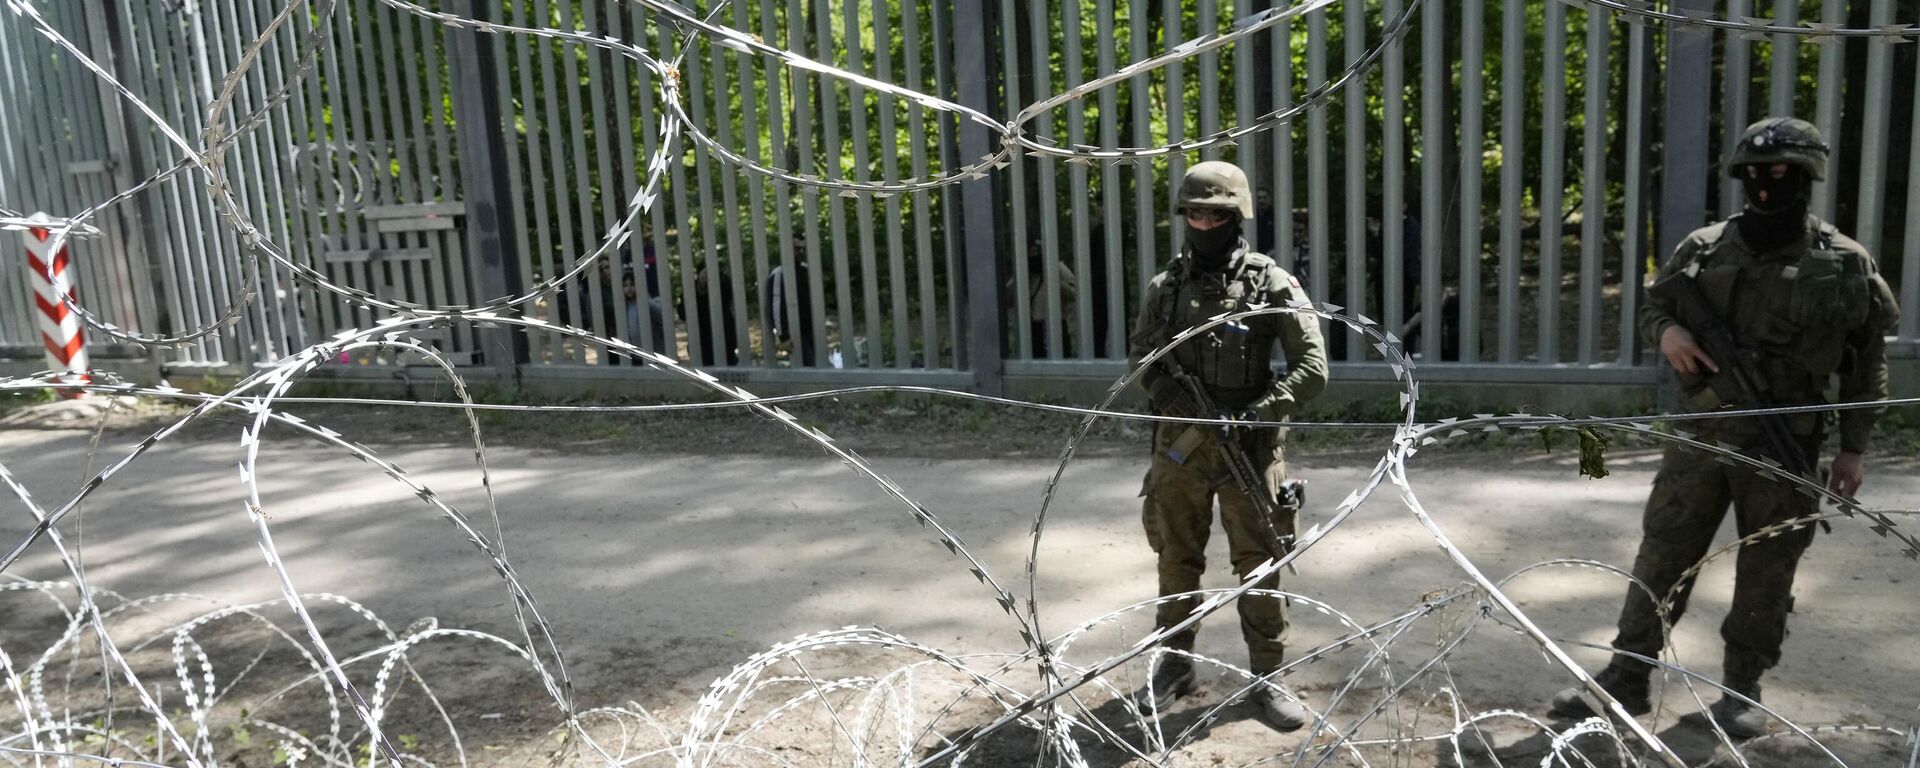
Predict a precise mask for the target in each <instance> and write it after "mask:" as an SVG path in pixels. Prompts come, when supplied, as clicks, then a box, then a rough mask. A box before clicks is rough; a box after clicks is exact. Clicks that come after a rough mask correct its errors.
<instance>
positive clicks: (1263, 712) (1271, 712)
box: [1247, 685, 1312, 733]
mask: <svg viewBox="0 0 1920 768" xmlns="http://www.w3.org/2000/svg"><path fill="white" fill-rule="evenodd" d="M1247 700H1248V701H1250V702H1252V703H1253V706H1254V707H1255V708H1257V709H1258V710H1259V711H1260V719H1261V720H1264V721H1266V723H1267V726H1268V727H1270V728H1272V729H1274V730H1276V731H1279V732H1281V733H1290V732H1292V731H1297V730H1300V729H1301V728H1302V727H1305V726H1306V724H1307V720H1308V718H1310V717H1312V715H1310V714H1308V713H1307V708H1306V707H1304V706H1301V705H1300V702H1297V701H1294V700H1293V699H1290V698H1288V697H1287V696H1286V694H1283V693H1281V692H1279V691H1277V690H1274V689H1273V688H1270V687H1268V686H1265V685H1262V686H1260V687H1258V688H1255V689H1253V693H1251V694H1249V695H1248V696H1247Z"/></svg>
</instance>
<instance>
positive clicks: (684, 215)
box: [659, 26, 711, 367]
mask: <svg viewBox="0 0 1920 768" xmlns="http://www.w3.org/2000/svg"><path fill="white" fill-rule="evenodd" d="M676 31H677V30H676V29H674V28H671V27H667V26H662V27H661V29H660V35H661V36H662V37H663V38H665V39H663V40H662V43H663V45H662V46H661V50H667V48H666V44H667V43H669V41H671V40H673V38H675V37H676V35H675V32H676ZM681 63H682V64H683V65H685V68H684V69H682V70H681V77H683V78H689V72H688V70H691V69H692V68H693V67H695V66H697V65H698V61H697V57H695V56H691V55H689V56H688V57H686V58H685V59H684V60H682V62H681ZM681 86H682V87H683V88H685V89H686V90H685V91H684V92H683V93H688V94H692V95H693V101H694V104H695V105H696V108H698V104H699V96H698V94H699V90H698V89H697V88H694V87H693V85H692V82H691V79H690V78H689V79H688V82H685V83H681ZM681 98H687V96H685V95H683V96H681ZM691 117H692V118H693V119H694V120H696V121H697V120H699V119H700V118H701V117H702V115H699V114H697V113H696V114H694V115H691ZM689 153H692V154H694V155H696V156H697V155H698V153H699V150H697V149H695V148H694V147H691V146H682V147H680V151H679V152H678V153H675V154H674V155H673V156H671V157H669V158H668V163H667V183H668V185H669V186H668V188H669V189H670V190H672V192H673V194H672V197H671V199H672V200H673V209H672V210H671V211H669V212H668V214H667V215H668V217H669V218H670V219H671V220H672V221H673V224H674V237H673V239H672V242H673V248H672V250H671V251H666V250H663V251H661V252H660V259H659V266H660V286H661V295H662V300H661V302H660V303H661V305H662V306H661V310H660V315H661V317H662V318H663V319H664V318H665V317H666V316H668V315H671V314H675V313H674V308H675V306H676V305H677V306H680V307H684V308H685V315H683V316H682V317H681V320H682V321H684V322H685V324H686V326H685V329H684V330H685V331H686V338H687V357H686V358H684V359H686V360H688V361H689V362H690V364H691V365H693V366H696V367H697V366H700V365H701V364H702V363H701V361H702V360H703V359H705V358H706V357H707V355H706V349H707V343H708V340H707V339H705V338H702V336H701V334H700V333H699V332H698V329H699V327H700V308H701V305H702V302H701V301H700V300H699V290H698V288H697V285H698V283H697V282H696V281H695V274H696V273H697V271H698V267H697V266H696V265H695V258H696V255H695V251H696V250H697V248H698V247H699V246H697V245H695V244H694V232H693V225H694V216H695V214H694V210H693V208H692V207H691V206H689V205H688V204H687V172H686V168H687V162H686V160H687V158H686V156H687V155H688V154H689ZM696 202H697V200H696ZM676 275H677V279H678V281H679V283H680V293H679V301H678V302H676V301H674V300H673V299H671V298H668V297H670V296H672V295H673V289H672V288H669V287H667V286H670V285H673V283H674V281H675V280H676ZM709 327H711V326H709ZM666 341H667V344H668V345H670V346H674V347H676V348H677V347H678V346H679V340H678V339H677V338H676V337H674V336H668V337H667V339H666Z"/></svg>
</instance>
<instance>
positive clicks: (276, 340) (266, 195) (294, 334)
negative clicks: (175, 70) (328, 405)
mask: <svg viewBox="0 0 1920 768" xmlns="http://www.w3.org/2000/svg"><path fill="white" fill-rule="evenodd" d="M234 5H235V7H236V9H237V11H236V15H240V16H243V18H242V19H241V20H240V21H239V24H241V25H243V27H242V29H243V30H244V31H243V32H242V34H243V35H244V36H245V37H247V38H251V37H253V36H255V35H257V34H258V31H259V30H260V28H261V24H260V14H259V13H258V8H257V3H256V2H255V1H254V0H242V1H241V2H237V3H235V4H234ZM280 35H283V36H286V37H291V35H292V30H291V29H284V30H283V31H282V32H281V33H280ZM283 47H284V46H275V45H271V44H269V45H268V47H267V48H266V49H264V50H263V51H262V52H261V54H260V56H259V59H258V60H257V61H256V62H255V64H254V67H253V69H252V71H251V72H250V73H249V75H248V77H247V82H248V84H249V86H250V87H249V88H248V91H249V92H250V93H251V94H252V95H253V97H254V98H255V99H256V101H255V102H254V105H253V106H254V109H259V108H261V107H262V105H264V104H265V103H266V98H267V95H268V93H269V92H270V91H271V90H272V88H273V85H272V84H273V83H277V82H280V81H281V79H282V78H281V77H279V70H280V68H279V63H280V62H279V57H278V56H277V55H276V54H277V52H278V51H280V50H282V49H283ZM292 107H293V104H292V103H291V102H290V103H289V104H287V105H286V106H283V107H280V108H278V109H275V110H273V111H272V112H269V113H268V115H267V119H266V120H265V121H263V122H262V123H261V124H260V127H259V128H258V129H257V133H255V134H254V138H253V140H252V141H250V142H249V146H248V157H249V158H250V159H251V161H252V164H253V171H252V173H253V175H256V176H258V177H260V178H261V179H262V180H263V183H261V184H259V185H258V186H257V187H256V190H255V194H256V204H257V205H258V206H259V214H258V215H256V216H255V217H254V218H255V221H257V222H259V223H260V226H261V229H262V231H263V232H265V233H266V234H267V235H268V236H269V237H271V238H273V239H274V241H275V242H277V243H279V244H280V245H281V250H282V251H283V252H284V253H285V254H286V256H287V258H288V259H294V258H297V256H296V255H295V254H296V253H298V250H297V248H298V245H297V244H296V243H295V234H294V232H295V230H294V228H293V223H294V222H295V221H296V220H297V219H298V216H297V215H295V213H294V211H293V210H291V208H290V207H289V206H288V205H287V200H286V194H285V190H286V188H287V186H288V185H287V179H285V178H284V177H283V176H281V171H282V170H283V163H281V162H278V154H277V153H276V152H274V150H275V149H277V148H282V147H286V146H288V145H290V144H292V143H293V140H292V137H291V136H290V135H288V131H287V124H286V123H287V119H288V116H289V113H290V112H291V111H292ZM249 111H251V110H249ZM263 145H264V146H265V147H266V151H265V152H262V151H261V148H262V146H263ZM260 261H261V265H260V266H261V271H262V273H263V274H262V278H261V279H262V280H263V282H264V285H263V286H262V292H261V296H260V299H259V301H260V305H261V307H262V309H263V310H265V311H266V313H267V315H268V323H267V328H268V336H267V344H266V345H265V348H266V349H268V350H272V352H271V354H275V355H279V354H290V353H291V352H293V350H294V349H295V348H297V346H296V345H299V344H300V342H299V336H300V332H299V330H298V315H297V314H294V315H293V316H292V318H291V319H290V317H289V312H288V306H287V304H288V303H290V302H298V301H299V291H298V290H297V288H295V287H293V286H289V290H287V291H285V292H284V296H283V294H282V292H281V291H280V290H279V287H280V286H281V284H282V282H281V280H282V278H281V275H280V270H281V267H280V266H279V265H278V264H277V263H275V262H274V261H273V260H271V259H267V258H262V259H261V260H260Z"/></svg>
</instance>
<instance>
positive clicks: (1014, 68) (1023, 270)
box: [1000, 0, 1051, 360]
mask: <svg viewBox="0 0 1920 768" xmlns="http://www.w3.org/2000/svg"><path fill="white" fill-rule="evenodd" d="M1018 12H1019V11H1018V10H1016V6H1015V3H1014V0H1000V15H1001V18H1003V19H1007V20H1009V22H1012V21H1013V20H1015V19H1018V18H1019V17H1018V16H1016V15H1015V14H1017V13H1018ZM1029 18H1031V17H1029ZM1019 26H1020V25H1019V24H1017V23H1010V24H1009V27H1008V29H1007V30H1006V34H1005V39H1006V40H1007V44H1006V45H1003V46H1001V61H1002V64H1001V66H1002V67H1003V68H1004V69H1005V71H1006V72H1008V73H1009V77H1008V78H1007V85H1006V89H1005V90H1006V105H1007V107H1006V109H1007V112H1006V113H1007V114H1009V115H1013V114H1018V113H1019V112H1020V109H1021V107H1023V106H1025V105H1023V104H1021V98H1022V93H1021V89H1020V84H1021V83H1028V82H1030V83H1033V88H1034V92H1033V94H1032V95H1033V96H1035V97H1036V98H1038V97H1039V95H1040V94H1041V93H1043V92H1044V91H1045V90H1046V89H1047V88H1049V87H1051V82H1050V80H1049V79H1048V77H1049V75H1048V71H1050V70H1049V69H1048V68H1045V67H1041V66H1039V65H1038V63H1037V62H1039V61H1043V60H1044V59H1040V58H1038V57H1037V56H1036V58H1035V61H1036V64H1035V67H1034V71H1033V72H1032V73H1029V72H1027V71H1026V70H1024V69H1022V68H1021V67H1020V47H1021V46H1022V45H1026V44H1027V43H1028V42H1029V41H1026V40H1020V39H1019V38H1018V33H1017V32H1016V31H1015V30H1018V29H1019ZM1043 29H1044V27H1041V28H1037V29H1033V30H1030V37H1032V40H1031V43H1032V44H1033V46H1034V49H1033V50H1038V47H1039V46H1040V44H1041V41H1042V40H1043V39H1044V38H1045V37H1046V35H1045V33H1044V32H1043V31H1041V30H1043ZM1049 117H1051V116H1050V115H1049V116H1043V117H1041V118H1038V119H1036V120H1035V121H1034V123H1033V127H1032V129H1031V130H1033V131H1034V132H1035V133H1036V134H1037V135H1040V136H1042V137H1044V136H1045V135H1046V134H1045V133H1044V131H1046V120H1047V119H1048V118H1049ZM1029 167H1033V168H1034V169H1035V171H1034V172H1036V173H1037V172H1039V164H1038V163H1036V162H1034V161H1030V160H1028V159H1027V158H1026V157H1023V156H1016V157H1014V158H1013V163H1012V165H1011V167H1010V168H1009V169H1008V179H1007V194H1008V196H1009V197H1010V198H1011V199H1012V204H1011V205H1009V206H1008V208H1009V209H1010V210H1009V211H1008V212H1009V213H1010V214H1011V216H1010V217H1009V218H1010V221H1011V224H1012V227H1013V229H1012V237H1013V239H1012V241H1011V250H1012V251H1013V262H1014V265H1013V270H1012V273H1013V274H1012V276H1011V277H1012V281H1013V295H1012V297H1011V298H1012V300H1013V306H1012V307H1011V308H1010V309H1011V311H1012V313H1013V316H1014V321H1013V327H1014V329H1015V331H1014V333H1013V338H1012V342H1013V350H1012V351H1011V355H1012V356H1013V357H1017V358H1020V359H1022V360H1031V359H1033V333H1032V331H1031V329H1032V328H1033V325H1032V323H1033V310H1032V304H1033V302H1032V301H1031V299H1030V297H1032V296H1033V286H1032V285H1030V284H1029V283H1028V281H1029V280H1030V279H1031V278H1029V277H1028V274H1029V270H1028V269H1027V266H1026V264H1027V258H1028V256H1027V242H1028V241H1029V240H1030V239H1039V238H1038V236H1037V235H1034V234H1032V233H1031V230H1030V229H1029V228H1028V227H1029V226H1030V225H1029V224H1028V222H1027V211H1028V209H1030V208H1031V207H1033V206H1034V205H1036V204H1037V203H1038V202H1039V201H1037V200H1028V199H1027V173H1028V168H1029ZM1035 224H1036V225H1037V222H1036V223H1035ZM1043 247H1044V240H1043Z"/></svg>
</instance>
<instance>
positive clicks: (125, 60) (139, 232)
mask: <svg viewBox="0 0 1920 768" xmlns="http://www.w3.org/2000/svg"><path fill="white" fill-rule="evenodd" d="M120 8H121V4H120V3H118V2H113V1H112V0H103V1H102V2H100V3H97V4H95V3H89V4H88V5H87V11H88V21H87V28H88V32H89V33H90V37H91V40H92V41H93V43H92V49H93V51H94V58H95V59H97V60H100V61H101V63H102V65H103V66H105V67H106V68H107V70H108V71H110V72H114V73H116V74H117V75H118V76H119V77H120V78H121V79H122V81H123V82H125V83H126V84H127V86H128V88H129V89H130V90H132V89H138V88H139V87H140V86H139V84H138V83H139V81H138V80H137V79H136V78H135V77H134V75H135V74H136V73H138V72H141V71H142V70H144V69H145V68H144V67H142V66H140V65H139V64H137V63H136V62H138V61H139V60H138V59H137V58H134V57H135V54H134V52H133V50H132V45H133V41H132V40H131V39H130V38H129V36H128V34H127V30H126V28H125V26H124V25H122V24H121V23H120V21H121V13H120ZM5 66H6V62H5V57H4V54H0V70H3V69H4V68H5ZM9 92H11V91H9ZM97 92H98V93H99V94H100V110H101V120H102V128H103V130H104V133H105V139H106V142H107V148H108V151H109V161H108V178H109V179H111V182H112V184H113V186H114V187H116V188H117V189H125V188H127V187H131V186H132V185H133V183H134V180H135V179H136V178H139V177H141V176H143V175H144V174H145V170H144V169H145V166H146V158H145V153H144V152H142V151H140V149H139V145H138V143H137V142H134V141H131V140H130V139H129V138H128V134H129V132H130V131H129V128H130V126H131V125H132V123H130V122H129V121H128V117H129V116H128V114H127V112H126V110H125V109H124V108H123V105H122V104H121V103H120V95H119V94H118V93H117V92H116V91H114V90H113V89H112V88H110V87H109V86H107V85H106V83H104V82H102V83H100V84H99V86H98V89H97ZM4 112H5V108H0V113H4ZM6 122H7V119H6V117H5V115H4V114H0V146H5V145H7V144H6V142H7V141H8V138H7V129H6V126H5V123H6ZM4 160H5V158H4V157H0V162H4ZM8 173H9V172H8V170H7V169H6V168H5V166H3V165H0V178H4V177H5V176H6V175H7V174H8ZM0 187H4V184H0ZM5 195H6V190H5V189H3V188H0V198H4V197H5ZM148 201H149V198H147V197H146V196H141V197H140V198H138V199H135V200H130V201H128V202H127V203H125V205H127V208H126V209H125V213H124V214H123V218H119V219H114V214H109V215H108V218H109V219H111V220H113V221H114V223H115V224H116V226H117V225H118V223H119V222H121V221H124V222H125V226H124V227H121V228H120V231H121V232H122V237H120V238H119V239H118V242H120V243H122V244H123V246H124V248H125V251H124V258H123V259H121V260H119V262H118V265H117V266H118V273H119V277H120V280H121V286H120V288H121V290H123V291H124V292H125V293H126V296H127V299H128V300H129V301H130V302H131V306H129V307H128V314H127V317H126V321H127V323H128V325H131V326H132V327H135V328H142V329H151V328H153V327H154V323H155V319H156V313H155V312H154V308H153V304H154V301H153V293H152V291H151V286H152V285H153V279H152V277H151V273H150V271H149V269H148V264H149V263H150V260H151V259H153V258H154V256H155V254H154V252H153V248H154V238H153V230H152V221H153V218H152V212H151V209H150V208H149V206H148ZM116 213H117V212H116ZM7 272H8V273H9V274H10V275H18V270H7ZM6 295H7V294H5V293H4V292H0V296H6Z"/></svg>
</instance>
